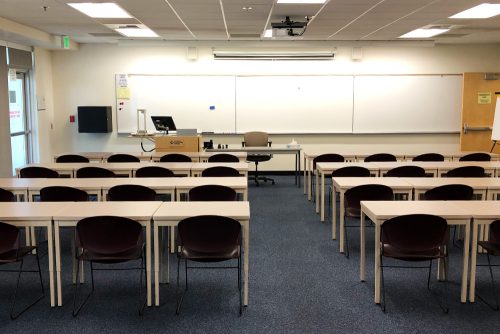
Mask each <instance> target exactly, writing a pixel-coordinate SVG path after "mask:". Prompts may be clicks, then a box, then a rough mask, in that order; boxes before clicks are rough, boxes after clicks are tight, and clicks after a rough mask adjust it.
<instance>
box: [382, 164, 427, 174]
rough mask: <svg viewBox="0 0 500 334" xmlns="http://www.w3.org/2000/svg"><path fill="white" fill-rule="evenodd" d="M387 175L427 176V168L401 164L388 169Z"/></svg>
mask: <svg viewBox="0 0 500 334" xmlns="http://www.w3.org/2000/svg"><path fill="white" fill-rule="evenodd" d="M384 176H387V177H425V169H423V168H422V167H418V166H399V167H395V168H392V169H390V170H388V171H387V173H386V174H385V175H384Z"/></svg>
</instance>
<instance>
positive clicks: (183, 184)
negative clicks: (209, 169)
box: [175, 176, 248, 188]
mask: <svg viewBox="0 0 500 334" xmlns="http://www.w3.org/2000/svg"><path fill="white" fill-rule="evenodd" d="M209 184H216V185H220V186H226V187H238V188H247V187H248V180H247V178H246V177H243V176H241V177H179V178H176V183H175V186H176V187H177V188H192V187H197V186H202V185H209Z"/></svg>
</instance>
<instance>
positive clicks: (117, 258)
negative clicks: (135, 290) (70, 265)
mask: <svg viewBox="0 0 500 334" xmlns="http://www.w3.org/2000/svg"><path fill="white" fill-rule="evenodd" d="M142 248H143V247H135V248H132V249H129V250H127V251H124V252H122V253H116V254H112V255H109V254H103V253H97V252H91V251H89V250H87V249H84V250H83V252H82V254H80V255H79V256H77V259H78V260H84V261H93V262H97V263H119V262H125V261H130V260H138V259H140V258H141V257H142Z"/></svg>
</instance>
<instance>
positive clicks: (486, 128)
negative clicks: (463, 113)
mask: <svg viewBox="0 0 500 334" xmlns="http://www.w3.org/2000/svg"><path fill="white" fill-rule="evenodd" d="M463 130H464V134H467V132H469V131H491V130H492V127H491V126H469V125H468V124H467V123H464V127H463Z"/></svg>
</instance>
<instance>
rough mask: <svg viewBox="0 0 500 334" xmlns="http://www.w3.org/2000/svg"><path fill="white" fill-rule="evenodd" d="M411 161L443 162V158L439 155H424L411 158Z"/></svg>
mask: <svg viewBox="0 0 500 334" xmlns="http://www.w3.org/2000/svg"><path fill="white" fill-rule="evenodd" d="M412 161H444V156H443V155H442V154H439V153H424V154H420V155H417V156H416V157H413V159H412Z"/></svg>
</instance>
